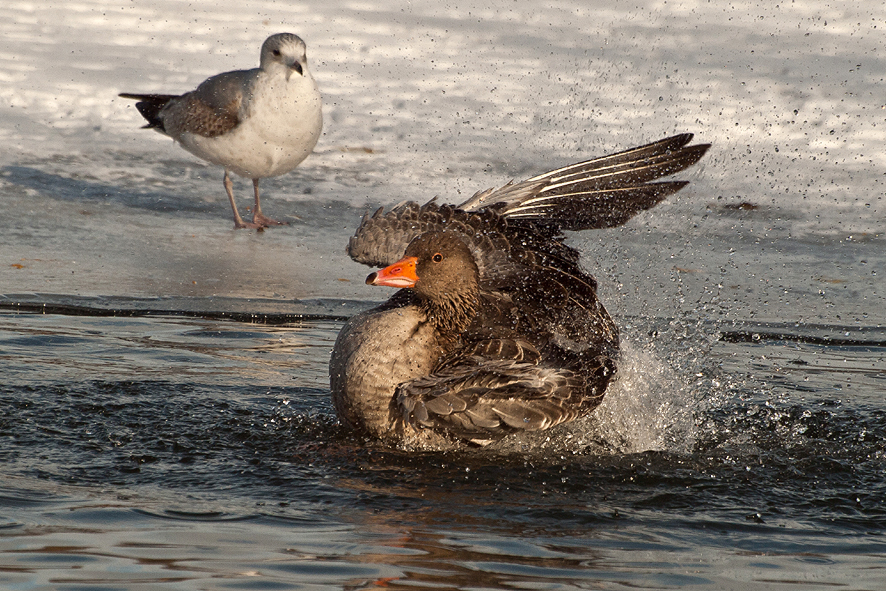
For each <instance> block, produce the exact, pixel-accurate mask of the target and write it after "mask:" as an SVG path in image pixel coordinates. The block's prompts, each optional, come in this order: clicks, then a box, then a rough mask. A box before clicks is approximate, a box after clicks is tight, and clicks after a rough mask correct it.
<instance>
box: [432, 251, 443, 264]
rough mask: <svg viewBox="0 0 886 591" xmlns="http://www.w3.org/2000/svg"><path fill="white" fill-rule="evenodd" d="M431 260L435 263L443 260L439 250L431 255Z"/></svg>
mask: <svg viewBox="0 0 886 591" xmlns="http://www.w3.org/2000/svg"><path fill="white" fill-rule="evenodd" d="M431 260H432V261H434V262H435V263H439V262H440V261H442V260H443V255H442V254H440V253H439V252H438V253H435V254H434V256H432V257H431Z"/></svg>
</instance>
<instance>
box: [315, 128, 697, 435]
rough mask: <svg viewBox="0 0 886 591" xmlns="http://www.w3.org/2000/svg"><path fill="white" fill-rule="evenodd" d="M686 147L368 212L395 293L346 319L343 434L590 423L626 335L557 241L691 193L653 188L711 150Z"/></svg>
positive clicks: (357, 252)
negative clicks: (449, 200)
mask: <svg viewBox="0 0 886 591" xmlns="http://www.w3.org/2000/svg"><path fill="white" fill-rule="evenodd" d="M691 139H692V135H691V134H683V135H677V136H674V137H671V138H667V139H663V140H660V141H658V142H654V143H651V144H648V145H645V146H641V147H637V148H633V149H631V150H627V151H624V152H619V153H617V154H612V155H610V156H604V157H602V158H597V159H594V160H589V161H586V162H580V163H578V164H572V165H570V166H566V167H564V168H560V169H557V170H553V171H551V172H547V173H544V174H542V175H539V176H536V177H533V178H530V179H527V180H525V181H522V182H519V183H508V184H507V185H505V186H503V187H501V188H499V189H496V190H487V191H481V192H478V193H476V194H475V195H473V196H472V197H471V198H470V199H468V200H467V201H465V202H464V203H461V204H460V205H441V204H438V203H437V202H436V201H435V200H433V199H432V200H431V201H429V202H428V203H425V204H424V205H419V204H417V203H414V202H408V203H405V204H401V205H398V206H396V207H394V208H393V209H391V210H390V211H388V212H385V211H384V210H383V209H379V210H378V211H376V212H375V213H374V214H373V215H371V216H369V215H367V216H364V218H363V221H362V223H361V224H360V227H359V228H358V229H357V232H356V233H355V235H354V236H353V237H352V238H351V239H350V242H349V245H348V254H349V255H350V256H351V258H353V259H354V260H355V261H358V262H360V263H365V264H367V265H370V266H378V267H384V268H382V269H381V270H379V271H376V272H373V273H371V274H370V275H369V277H367V279H366V283H368V284H371V285H381V286H389V287H396V288H401V289H400V290H399V291H397V292H396V293H394V295H393V296H392V297H391V298H390V299H389V300H388V301H387V302H385V303H384V304H382V305H380V306H378V307H376V308H373V309H371V310H367V311H365V312H362V313H360V314H357V315H355V316H354V317H352V318H351V319H350V320H349V321H348V322H347V323H346V324H345V326H344V327H343V328H342V330H341V332H340V333H339V335H338V339H337V340H336V343H335V346H334V350H333V353H332V358H331V361H330V365H329V372H330V386H331V390H332V400H333V403H334V406H335V409H336V412H337V414H338V416H339V418H340V421H341V422H342V423H343V424H344V425H345V426H346V427H348V428H351V429H354V430H355V431H358V432H360V433H363V434H365V435H368V436H370V437H374V438H378V439H382V440H385V441H387V442H391V443H406V444H415V445H420V446H430V447H436V448H440V447H451V446H452V445H459V444H463V443H466V442H472V443H474V444H481V445H482V444H487V443H490V442H492V441H495V440H498V439H500V438H502V437H505V436H507V435H509V434H512V433H519V432H526V431H538V430H542V429H549V428H551V427H553V426H555V425H559V424H561V423H564V422H566V421H571V420H573V419H575V418H577V417H580V416H583V415H586V414H588V413H590V412H591V411H592V410H593V409H594V408H596V407H597V406H598V405H599V404H600V402H601V401H602V400H603V396H604V394H605V392H606V387H607V385H608V384H609V382H610V381H611V380H612V378H613V377H614V376H615V375H616V371H617V361H618V351H619V340H618V329H617V328H616V326H615V324H614V323H613V321H612V319H611V318H610V316H609V314H608V313H607V312H606V309H605V308H604V307H603V304H602V303H601V302H600V301H599V300H598V299H597V289H596V287H597V286H596V281H595V280H594V278H593V277H592V276H591V275H589V274H588V273H586V272H585V271H583V270H582V269H581V267H580V266H579V254H578V252H577V251H576V250H575V249H573V248H571V247H569V246H566V245H565V244H564V243H563V234H562V231H563V230H588V229H595V228H609V227H613V226H618V225H620V224H623V223H625V222H626V221H627V220H629V219H630V218H631V217H633V216H634V215H635V214H637V213H639V212H640V211H643V210H645V209H648V208H650V207H653V206H654V205H655V204H657V203H659V202H660V201H662V200H663V199H665V198H666V197H667V196H668V195H671V194H673V193H674V192H676V191H679V190H680V189H681V188H683V187H684V186H685V185H686V184H687V181H674V180H671V181H657V182H652V181H655V179H658V178H660V177H664V176H668V175H671V174H674V173H676V172H679V171H681V170H683V169H685V168H687V167H689V166H691V165H692V164H695V163H696V162H697V161H698V160H699V159H700V158H701V157H702V156H703V155H704V153H705V152H706V151H707V149H708V148H709V147H710V146H709V144H697V145H692V146H689V145H687V144H689V142H690V140H691Z"/></svg>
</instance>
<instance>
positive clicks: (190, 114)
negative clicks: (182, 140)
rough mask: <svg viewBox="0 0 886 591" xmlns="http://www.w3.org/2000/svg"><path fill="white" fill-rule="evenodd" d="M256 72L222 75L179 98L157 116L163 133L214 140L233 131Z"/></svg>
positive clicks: (239, 118) (236, 72)
mask: <svg viewBox="0 0 886 591" xmlns="http://www.w3.org/2000/svg"><path fill="white" fill-rule="evenodd" d="M256 72H258V70H237V71H234V72H225V73H223V74H218V75H216V76H213V77H211V78H208V79H207V80H205V81H204V82H203V83H202V84H200V86H198V87H197V89H196V90H194V91H192V92H189V93H186V94H183V95H182V96H180V97H178V98H177V99H175V100H172V101H170V102H169V104H168V105H167V106H166V107H165V108H164V109H163V110H162V111H161V112H160V117H162V119H163V123H164V127H165V129H166V133H168V134H169V135H171V136H172V137H174V138H178V137H180V136H181V135H182V134H184V133H193V134H196V135H200V136H203V137H216V136H219V135H222V134H224V133H227V132H229V131H231V130H232V129H234V128H235V127H237V125H238V124H239V123H240V121H241V120H242V118H243V113H242V112H241V110H242V109H241V107H242V105H243V99H244V97H245V95H246V94H247V93H248V92H249V91H250V87H251V84H252V82H253V80H254V79H255V76H256Z"/></svg>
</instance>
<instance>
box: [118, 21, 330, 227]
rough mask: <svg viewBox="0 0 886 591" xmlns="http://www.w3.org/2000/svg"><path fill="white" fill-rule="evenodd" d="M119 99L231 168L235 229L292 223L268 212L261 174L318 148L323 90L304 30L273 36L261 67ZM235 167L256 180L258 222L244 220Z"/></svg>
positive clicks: (290, 165) (283, 169)
mask: <svg viewBox="0 0 886 591" xmlns="http://www.w3.org/2000/svg"><path fill="white" fill-rule="evenodd" d="M120 97H122V98H127V99H135V100H137V101H139V102H137V103H136V104H135V106H136V108H137V109H138V110H139V113H141V114H142V116H143V117H144V118H145V119H147V121H148V124H147V125H145V126H144V127H145V128H147V129H156V130H157V131H159V132H160V133H162V134H164V135H167V136H169V137H171V138H172V139H174V140H175V141H177V142H178V143H179V144H181V146H182V147H183V148H184V149H185V150H187V151H188V152H190V153H192V154H194V155H195V156H197V157H199V158H202V159H203V160H207V161H209V162H212V163H213V164H218V165H220V166H223V167H224V169H225V177H224V185H225V191H226V192H227V194H228V199H230V201H231V209H233V210H234V228H235V229H239V228H254V229H259V230H261V229H264V228H265V227H267V226H271V225H284V224H286V222H278V221H277V220H274V219H271V218H269V217H267V216H265V215H264V214H263V213H262V211H261V203H260V198H259V189H258V183H259V180H261V179H263V178H266V177H273V176H279V175H281V174H285V173H287V172H289V171H291V170H293V169H294V168H295V167H296V166H298V165H299V164H300V163H301V161H302V160H304V159H305V158H307V156H308V155H309V154H310V153H311V151H312V150H313V149H314V146H315V145H316V144H317V140H318V139H319V137H320V130H321V129H322V127H323V115H322V113H321V108H320V107H321V99H320V91H319V90H318V88H317V83H316V82H315V81H314V79H313V77H311V73H310V72H309V71H308V62H307V57H306V54H305V42H304V41H302V39H301V38H300V37H299V36H298V35H293V34H291V33H278V34H276V35H271V36H270V37H268V38H267V39H266V40H265V42H264V43H263V44H262V47H261V59H260V63H259V67H258V68H254V69H251V70H234V71H232V72H224V73H222V74H216V75H215V76H212V77H211V78H207V79H206V80H205V81H203V83H201V84H200V85H199V86H198V87H197V88H196V90H193V91H191V92H187V93H185V94H182V95H172V94H132V93H121V94H120ZM230 173H234V174H236V175H239V176H242V177H245V178H250V179H252V187H253V191H254V193H255V208H254V210H253V216H252V222H245V221H243V218H241V217H240V213H239V212H238V211H237V204H236V203H235V201H234V191H233V183H232V182H231V174H230Z"/></svg>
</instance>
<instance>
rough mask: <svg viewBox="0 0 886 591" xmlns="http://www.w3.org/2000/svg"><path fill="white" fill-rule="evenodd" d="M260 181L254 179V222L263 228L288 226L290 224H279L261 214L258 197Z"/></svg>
mask: <svg viewBox="0 0 886 591" xmlns="http://www.w3.org/2000/svg"><path fill="white" fill-rule="evenodd" d="M258 181H259V179H252V189H253V191H254V192H255V209H254V210H253V214H252V222H253V223H255V224H261V225H262V226H288V225H289V222H278V221H277V220H274V219H271V218H269V217H268V216H266V215H264V214H263V213H262V212H261V202H260V201H259V197H258Z"/></svg>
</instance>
